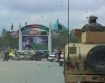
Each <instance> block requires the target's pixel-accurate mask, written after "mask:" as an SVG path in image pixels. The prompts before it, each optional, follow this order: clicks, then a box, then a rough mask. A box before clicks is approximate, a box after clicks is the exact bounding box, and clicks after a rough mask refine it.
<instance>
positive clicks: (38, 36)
mask: <svg viewBox="0 0 105 83" xmlns="http://www.w3.org/2000/svg"><path fill="white" fill-rule="evenodd" d="M48 34H49V28H48V27H46V26H44V25H39V24H31V25H27V26H24V27H22V28H21V35H22V40H21V41H22V50H48Z"/></svg>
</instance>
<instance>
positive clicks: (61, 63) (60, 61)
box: [59, 52, 64, 66]
mask: <svg viewBox="0 0 105 83" xmlns="http://www.w3.org/2000/svg"><path fill="white" fill-rule="evenodd" d="M63 64H64V52H62V53H61V56H60V60H59V66H62V65H63Z"/></svg>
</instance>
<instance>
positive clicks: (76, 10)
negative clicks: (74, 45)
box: [0, 0, 105, 31]
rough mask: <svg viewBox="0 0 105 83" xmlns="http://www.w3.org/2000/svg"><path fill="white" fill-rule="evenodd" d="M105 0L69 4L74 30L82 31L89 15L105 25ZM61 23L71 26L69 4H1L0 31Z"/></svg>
mask: <svg viewBox="0 0 105 83" xmlns="http://www.w3.org/2000/svg"><path fill="white" fill-rule="evenodd" d="M104 4H105V0H69V9H70V10H69V15H70V18H69V20H70V28H82V26H83V25H84V24H86V23H87V22H88V20H87V19H86V17H88V16H89V15H96V16H98V20H97V22H99V23H101V24H103V25H105V5H104ZM57 19H59V22H60V23H62V24H63V25H65V26H66V27H67V26H68V25H67V23H68V0H0V27H1V28H0V31H2V28H5V29H7V30H11V25H12V23H13V26H14V27H13V30H17V29H18V28H19V22H20V23H21V25H22V26H24V25H25V22H27V24H43V25H45V26H48V27H49V24H50V22H51V24H52V25H53V24H55V23H56V21H57Z"/></svg>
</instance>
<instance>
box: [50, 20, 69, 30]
mask: <svg viewBox="0 0 105 83" xmlns="http://www.w3.org/2000/svg"><path fill="white" fill-rule="evenodd" d="M51 29H52V30H54V31H59V30H68V29H67V28H66V27H65V26H64V25H63V24H61V23H59V22H58V21H57V23H55V24H53V25H52V26H51Z"/></svg>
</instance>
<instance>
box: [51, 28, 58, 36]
mask: <svg viewBox="0 0 105 83" xmlns="http://www.w3.org/2000/svg"><path fill="white" fill-rule="evenodd" d="M51 35H52V36H53V37H54V38H57V37H58V36H59V35H60V33H57V32H55V31H54V30H52V29H51Z"/></svg>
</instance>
